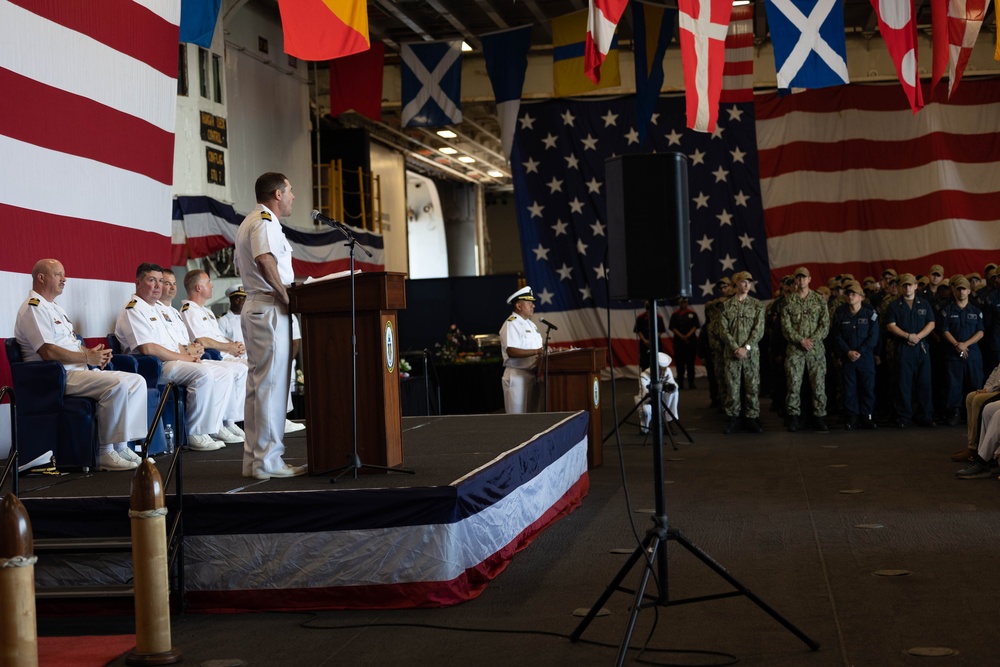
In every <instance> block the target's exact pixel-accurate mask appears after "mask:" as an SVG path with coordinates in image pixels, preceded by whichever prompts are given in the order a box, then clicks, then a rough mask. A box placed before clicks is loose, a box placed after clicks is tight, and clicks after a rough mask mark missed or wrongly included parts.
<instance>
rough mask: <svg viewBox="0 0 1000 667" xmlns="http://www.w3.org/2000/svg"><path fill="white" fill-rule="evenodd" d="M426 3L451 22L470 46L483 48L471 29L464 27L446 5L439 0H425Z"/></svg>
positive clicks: (480, 49) (478, 48)
mask: <svg viewBox="0 0 1000 667" xmlns="http://www.w3.org/2000/svg"><path fill="white" fill-rule="evenodd" d="M426 2H427V4H428V5H430V6H431V8H432V9H434V10H435V11H436V12H437V13H439V14H440V15H441V18H443V19H444V20H445V21H447V22H448V23H449V24H451V27H453V28H454V29H455V30H457V31H458V32H459V34H461V35H462V37H464V38H465V41H466V43H468V44H469V45H470V46H473V47H475V48H476V49H477V50H479V51H482V50H483V44H482V42H480V41H479V38H478V37H476V36H475V35H473V34H472V31H471V30H469V29H468V28H466V27H465V24H464V23H462V22H461V21H459V20H458V19H457V18H455V15H454V14H452V13H451V11H449V10H448V8H447V7H445V6H444V5H442V4H441V2H440V0H426Z"/></svg>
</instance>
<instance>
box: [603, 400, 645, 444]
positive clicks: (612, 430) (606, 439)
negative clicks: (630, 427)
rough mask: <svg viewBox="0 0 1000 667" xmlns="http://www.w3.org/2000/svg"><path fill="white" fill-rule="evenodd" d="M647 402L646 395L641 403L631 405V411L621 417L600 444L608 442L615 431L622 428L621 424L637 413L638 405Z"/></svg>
mask: <svg viewBox="0 0 1000 667" xmlns="http://www.w3.org/2000/svg"><path fill="white" fill-rule="evenodd" d="M649 400H650V398H649V395H648V394H647V395H646V396H645V398H643V399H642V400H641V401H639V402H638V403H636V404H635V405H633V406H632V409H631V410H629V411H628V414H627V415H625V416H624V417H622V419H621V421H619V422H618V423H617V424H616V425H615V427H614V428H613V429H611V431H610V432H609V433H608V434H607V435H606V436H604V439H603V440H601V442H602V443H605V442H607V441H608V440H610V439H611V436H613V435H614V434H615V431H617V430H618V429H620V428H621V427H622V425H623V424H624V423H625V422H627V421H628V420H629V418H630V417H631V416H632V415H634V414H635V413H636V411H637V410H638V409H639V406H640V405H642V404H643V403H646V402H647V401H649Z"/></svg>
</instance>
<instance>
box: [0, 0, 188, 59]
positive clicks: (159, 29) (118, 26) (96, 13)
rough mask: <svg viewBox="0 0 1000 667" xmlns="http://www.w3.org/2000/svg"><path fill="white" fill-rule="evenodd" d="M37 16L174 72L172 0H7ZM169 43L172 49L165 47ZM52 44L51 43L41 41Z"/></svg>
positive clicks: (174, 30)
mask: <svg viewBox="0 0 1000 667" xmlns="http://www.w3.org/2000/svg"><path fill="white" fill-rule="evenodd" d="M10 1H11V4H13V5H17V6H19V7H21V8H23V9H25V10H27V12H28V13H29V14H31V15H34V16H37V17H38V19H41V20H45V21H48V22H51V23H53V24H56V25H60V26H62V27H64V28H67V29H68V30H70V31H73V32H77V33H80V34H81V35H85V36H87V37H90V38H91V39H93V40H94V41H96V42H98V43H100V44H104V45H106V46H107V47H109V48H111V49H114V50H115V51H118V52H120V53H122V54H124V55H126V56H128V57H129V58H132V59H134V60H136V61H139V62H143V63H145V64H146V65H148V66H150V67H153V68H154V69H156V70H158V71H159V72H160V73H162V74H163V75H164V76H167V77H170V78H176V76H177V53H176V50H175V49H176V44H177V25H175V24H174V23H172V22H171V17H172V9H171V8H172V7H173V6H175V5H176V4H177V3H176V2H175V1H173V0H156V1H150V2H134V1H133V0H101V2H100V4H99V6H95V3H94V2H92V0H58V1H55V0H10ZM167 44H173V45H174V46H175V48H174V49H165V48H164V46H165V45H167ZM42 46H45V47H52V46H53V45H51V44H46V45H42Z"/></svg>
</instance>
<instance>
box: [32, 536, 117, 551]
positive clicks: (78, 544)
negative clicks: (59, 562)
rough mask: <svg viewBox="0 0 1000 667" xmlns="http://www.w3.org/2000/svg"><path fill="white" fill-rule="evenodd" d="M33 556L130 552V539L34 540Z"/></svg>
mask: <svg viewBox="0 0 1000 667" xmlns="http://www.w3.org/2000/svg"><path fill="white" fill-rule="evenodd" d="M34 550H35V555H38V554H45V553H74V554H80V553H116V552H123V551H126V552H127V551H132V538H131V537H51V538H42V539H38V540H35V549H34Z"/></svg>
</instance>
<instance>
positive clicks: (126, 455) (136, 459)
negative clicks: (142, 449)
mask: <svg viewBox="0 0 1000 667" xmlns="http://www.w3.org/2000/svg"><path fill="white" fill-rule="evenodd" d="M115 454H117V455H118V456H120V457H122V458H123V459H125V460H126V461H131V462H133V463H135V464H136V465H139V464H140V463H142V457H141V456H139V455H138V454H136V453H135V452H133V451H132V449H131V448H130V447H126V448H125V449H123V450H121V451H120V452H119V451H117V450H115Z"/></svg>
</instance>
